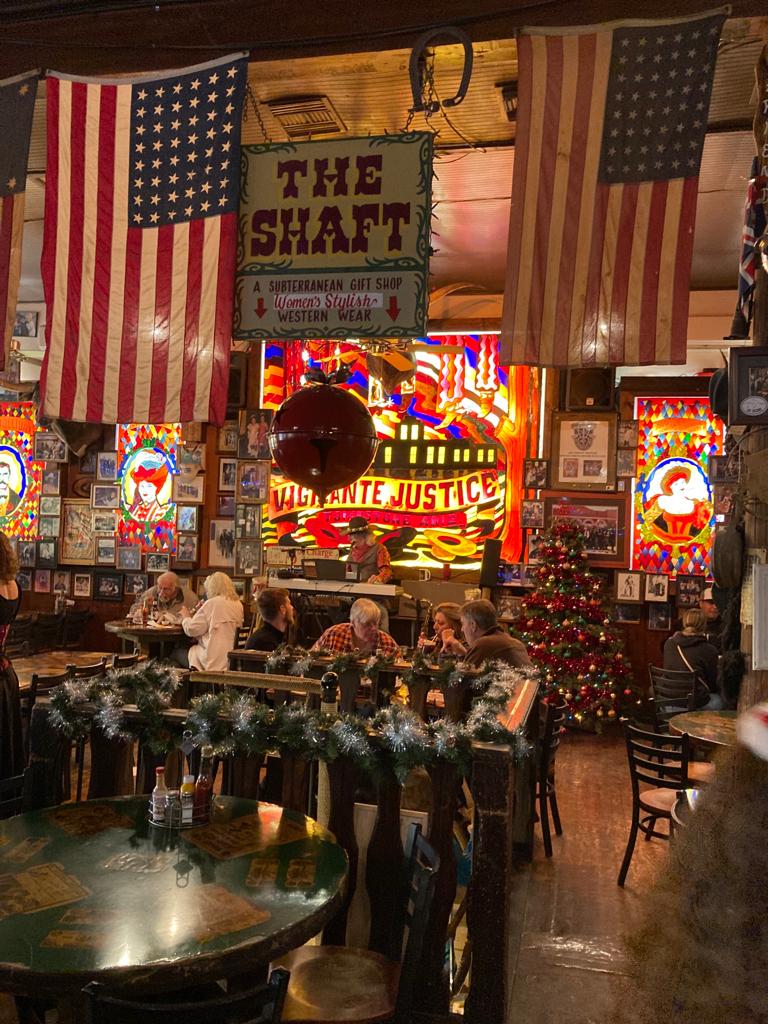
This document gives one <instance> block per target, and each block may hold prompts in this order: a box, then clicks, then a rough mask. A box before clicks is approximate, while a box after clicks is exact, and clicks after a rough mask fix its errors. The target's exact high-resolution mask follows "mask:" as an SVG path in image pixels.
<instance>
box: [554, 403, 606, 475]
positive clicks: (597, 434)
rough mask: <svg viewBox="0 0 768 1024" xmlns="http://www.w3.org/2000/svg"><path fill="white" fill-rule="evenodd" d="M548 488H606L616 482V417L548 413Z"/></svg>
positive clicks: (596, 414) (594, 414) (602, 413)
mask: <svg viewBox="0 0 768 1024" xmlns="http://www.w3.org/2000/svg"><path fill="white" fill-rule="evenodd" d="M552 465H553V469H552V487H553V488H557V489H558V490H565V489H568V490H577V491H590V490H592V491H607V490H610V489H612V488H613V487H614V486H615V484H616V416H615V415H614V413H612V412H596V413H592V415H591V416H586V415H584V414H581V413H570V412H556V413H554V414H553V416H552Z"/></svg>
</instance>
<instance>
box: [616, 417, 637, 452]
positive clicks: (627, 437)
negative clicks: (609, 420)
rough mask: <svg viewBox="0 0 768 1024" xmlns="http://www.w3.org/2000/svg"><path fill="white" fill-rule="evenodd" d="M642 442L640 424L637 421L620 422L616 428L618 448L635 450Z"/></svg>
mask: <svg viewBox="0 0 768 1024" xmlns="http://www.w3.org/2000/svg"><path fill="white" fill-rule="evenodd" d="M639 440H640V424H639V423H638V421H637V420H619V424H618V427H617V428H616V447H617V448H635V449H637V442H638V441H639Z"/></svg>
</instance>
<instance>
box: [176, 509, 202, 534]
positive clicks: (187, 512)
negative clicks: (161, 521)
mask: <svg viewBox="0 0 768 1024" xmlns="http://www.w3.org/2000/svg"><path fill="white" fill-rule="evenodd" d="M197 524H198V515H197V505H177V506H176V529H177V530H178V531H179V533H197Z"/></svg>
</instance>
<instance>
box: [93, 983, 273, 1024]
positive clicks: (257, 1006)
mask: <svg viewBox="0 0 768 1024" xmlns="http://www.w3.org/2000/svg"><path fill="white" fill-rule="evenodd" d="M287 987H288V974H287V972H286V971H282V970H275V971H272V973H271V974H270V976H269V981H268V982H267V983H266V984H264V985H258V986H256V987H255V988H249V989H246V990H244V991H241V992H234V993H225V992H223V991H222V992H221V993H220V995H216V996H214V997H212V998H209V999H204V1000H199V1001H194V1002H186V1001H183V1000H184V999H185V992H183V991H182V992H178V993H175V994H169V995H164V996H162V997H160V996H156V997H155V998H154V999H152V998H150V999H149V1000H147V1001H139V1000H133V999H123V998H118V997H116V996H110V995H107V994H106V993H105V992H104V989H103V986H102V985H100V984H99V983H98V982H95V981H92V982H91V983H90V984H89V985H86V987H85V988H84V989H83V994H84V995H85V996H86V1004H85V1011H86V1015H85V1021H86V1024H145V1022H150V1021H162V1024H279V1022H280V1021H281V1020H282V1016H281V1014H282V1009H283V1002H284V1000H285V992H286V989H287Z"/></svg>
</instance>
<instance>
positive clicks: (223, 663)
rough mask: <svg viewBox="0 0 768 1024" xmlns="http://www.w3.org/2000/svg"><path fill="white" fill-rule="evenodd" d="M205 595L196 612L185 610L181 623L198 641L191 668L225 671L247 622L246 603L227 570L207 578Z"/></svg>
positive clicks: (182, 611) (191, 660) (187, 632)
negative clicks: (239, 630)
mask: <svg viewBox="0 0 768 1024" xmlns="http://www.w3.org/2000/svg"><path fill="white" fill-rule="evenodd" d="M205 596H206V600H205V601H203V602H202V603H201V604H200V605H199V606H198V608H197V611H196V612H195V613H194V615H193V614H192V612H190V610H189V609H188V608H186V607H185V608H182V609H181V626H182V629H183V630H184V632H185V633H186V634H187V636H191V637H194V638H195V639H196V640H197V643H196V644H194V645H193V646H192V647H190V648H189V651H188V652H187V656H188V659H189V668H194V669H197V670H198V671H209V672H223V671H225V670H226V668H227V654H229V652H230V651H231V650H233V648H234V646H235V638H236V636H237V630H238V627H240V626H242V624H243V605H242V603H241V601H240V598H239V597H238V596H237V593H236V591H235V588H234V587H233V586H232V580H231V579H230V578H229V576H227V574H226V573H223V572H214V573H212V574H211V575H210V576H209V577H208V579H207V580H206V581H205Z"/></svg>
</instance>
